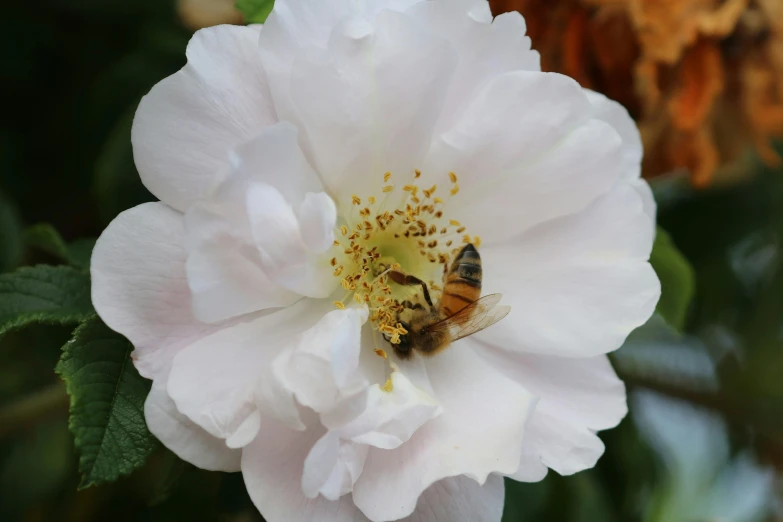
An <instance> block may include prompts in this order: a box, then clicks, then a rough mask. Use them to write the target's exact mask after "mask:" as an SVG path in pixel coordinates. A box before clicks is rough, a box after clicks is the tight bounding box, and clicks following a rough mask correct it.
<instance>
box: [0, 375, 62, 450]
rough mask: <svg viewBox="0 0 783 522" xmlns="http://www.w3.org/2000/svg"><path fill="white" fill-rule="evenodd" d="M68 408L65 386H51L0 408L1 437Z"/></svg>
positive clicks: (60, 384)
mask: <svg viewBox="0 0 783 522" xmlns="http://www.w3.org/2000/svg"><path fill="white" fill-rule="evenodd" d="M67 408H68V393H67V392H66V391H65V384H63V383H62V382H57V383H54V384H51V385H49V386H47V387H46V388H43V389H41V390H38V391H36V392H34V393H31V394H29V395H27V396H26V397H22V398H21V399H19V400H17V401H15V402H12V403H10V404H7V405H5V406H3V407H2V408H0V437H4V436H6V435H8V434H10V433H13V432H15V431H18V430H20V429H23V428H25V427H27V426H29V425H30V424H35V423H36V422H37V421H39V420H41V419H42V418H44V417H46V416H48V415H50V414H52V413H56V412H59V411H61V410H67Z"/></svg>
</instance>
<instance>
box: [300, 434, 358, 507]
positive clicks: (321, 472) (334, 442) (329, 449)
mask: <svg viewBox="0 0 783 522" xmlns="http://www.w3.org/2000/svg"><path fill="white" fill-rule="evenodd" d="M368 449H369V448H368V447H367V446H365V445H363V444H355V443H353V442H346V441H344V440H341V439H340V436H339V435H338V434H337V433H336V432H333V431H332V432H327V433H326V434H325V435H324V436H323V437H321V438H320V439H318V441H317V442H316V443H315V445H314V446H313V447H312V449H311V450H310V453H309V454H308V455H307V458H306V459H305V462H304V472H303V474H302V491H303V492H304V495H305V496H306V497H307V498H315V497H317V496H318V495H319V494H320V495H322V496H323V497H324V498H326V499H328V500H337V499H339V498H340V497H341V496H343V495H345V494H346V493H349V492H350V491H351V489H353V485H354V483H355V482H356V479H357V478H359V475H360V474H361V473H362V469H363V468H364V461H365V460H366V459H367V451H368Z"/></svg>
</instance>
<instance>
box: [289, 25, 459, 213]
mask: <svg viewBox="0 0 783 522" xmlns="http://www.w3.org/2000/svg"><path fill="white" fill-rule="evenodd" d="M456 63H457V56H456V54H455V53H454V50H453V49H452V47H451V46H450V45H449V44H448V43H447V42H445V41H444V40H442V39H440V38H438V37H437V36H435V35H433V34H432V33H431V32H429V31H427V30H426V28H423V27H420V26H419V25H418V24H417V23H415V22H414V21H413V20H411V19H410V18H409V17H407V16H405V15H404V14H401V13H398V12H393V11H382V12H381V13H379V14H378V15H377V16H376V17H375V18H374V20H373V21H372V22H370V21H367V20H366V19H363V18H359V17H354V18H351V19H347V20H345V21H344V22H343V23H341V24H339V25H338V26H337V27H335V29H334V31H333V33H332V35H331V37H330V40H329V43H328V48H326V49H310V50H309V51H308V52H307V53H303V54H302V55H301V57H300V58H299V59H297V61H296V62H295V63H294V66H293V69H292V73H291V82H290V88H289V92H290V98H291V101H292V104H293V106H294V108H295V111H292V113H291V114H290V115H286V119H289V120H290V121H292V122H296V123H297V125H298V126H299V128H300V129H301V130H302V138H303V140H304V142H305V143H306V144H307V147H306V150H307V151H308V152H309V154H310V157H311V158H312V160H313V164H314V165H315V166H316V168H317V170H318V172H319V173H320V174H321V176H322V179H323V181H324V184H325V185H326V186H327V189H328V190H329V192H330V194H331V195H332V197H333V198H334V199H335V201H336V202H337V203H338V205H340V204H345V201H347V202H348V204H350V197H351V195H352V194H358V195H360V196H362V197H365V196H369V195H372V194H373V193H374V194H375V195H376V196H378V195H380V192H379V190H380V185H381V183H382V178H383V175H384V173H385V172H387V171H390V172H392V173H397V174H398V175H399V177H400V178H401V179H402V180H404V179H406V177H407V176H410V177H411V179H412V175H413V170H414V169H415V168H416V167H419V166H421V163H422V161H423V159H424V155H425V154H426V152H427V149H428V147H429V143H430V140H431V136H432V131H433V128H434V126H435V123H436V121H437V119H438V117H439V115H440V112H441V108H442V105H443V99H444V97H445V93H446V89H447V87H448V85H449V81H450V79H451V75H452V72H453V70H454V68H455V67H456ZM401 82H402V83H401Z"/></svg>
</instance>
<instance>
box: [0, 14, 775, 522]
mask: <svg viewBox="0 0 783 522" xmlns="http://www.w3.org/2000/svg"><path fill="white" fill-rule="evenodd" d="M240 2H241V5H240V6H241V7H243V8H244V9H246V10H247V11H246V12H247V13H249V16H248V19H249V20H251V21H254V22H259V21H262V20H263V18H265V17H266V15H267V14H268V8H269V6H270V4H271V3H270V2H268V1H267V0H263V1H259V0H256V1H252V0H240ZM2 9H3V16H2V17H1V18H0V42H1V43H2V44H3V45H2V46H1V47H0V56H1V57H2V58H0V64H2V67H0V75H1V76H2V89H3V94H4V95H5V99H7V100H11V103H7V104H6V108H5V110H4V111H3V113H2V114H1V115H0V152H1V153H0V334H2V335H1V336H0V520H2V521H10V522H15V521H25V522H26V521H31V522H32V521H36V522H37V521H53V522H60V521H69V522H70V521H79V522H82V521H84V522H91V521H96V522H97V521H103V520H117V521H145V522H146V521H152V522H156V521H160V522H167V521H179V520H188V521H221V522H222V521H237V522H239V521H243V522H245V521H253V520H261V517H260V515H259V514H258V513H257V511H256V510H255V508H254V507H253V506H252V503H251V502H250V500H249V498H248V496H247V493H246V491H245V488H244V485H243V482H242V478H241V476H240V475H239V474H221V473H210V472H206V471H203V470H198V469H196V468H194V467H193V466H191V465H189V464H187V463H184V462H182V461H180V460H179V459H178V458H176V457H175V456H174V455H173V454H171V453H170V452H169V451H167V450H166V449H165V448H162V447H161V446H160V445H157V444H155V443H154V442H153V441H152V440H151V439H149V438H147V436H148V433H146V430H143V429H141V428H140V427H139V426H135V427H134V426H131V427H130V428H128V427H127V426H116V425H115V426H113V427H112V429H120V430H122V429H125V430H126V431H125V432H124V433H125V435H127V436H131V435H128V433H132V434H133V435H132V436H133V437H137V438H138V440H139V441H140V444H139V446H138V449H139V453H138V454H135V455H132V456H131V457H132V458H129V465H128V467H127V468H126V469H123V470H122V472H123V474H125V473H126V472H129V471H131V469H132V468H134V467H137V466H140V468H139V469H137V470H136V471H134V472H133V473H131V474H130V475H128V476H124V477H122V478H120V479H119V480H117V481H116V482H113V483H110V484H105V485H101V486H99V487H91V488H88V489H84V490H78V486H79V485H80V483H82V484H84V485H89V484H90V483H93V482H96V483H97V482H102V481H103V480H108V479H112V478H114V477H113V476H111V473H110V472H109V473H105V472H104V471H100V470H99V471H100V472H99V473H98V472H96V466H97V464H96V462H97V461H98V460H99V459H100V457H101V451H105V450H106V448H101V447H100V446H99V447H98V448H97V452H94V453H89V452H87V453H85V452H84V447H82V452H81V454H78V453H77V452H76V451H75V449H74V438H73V436H74V433H76V434H77V442H78V437H79V433H80V428H79V426H78V425H77V426H75V427H74V425H73V423H74V418H72V419H71V423H72V426H71V428H72V430H71V431H70V432H69V431H68V407H69V399H68V395H67V394H66V391H65V385H64V383H63V382H62V380H61V379H60V377H59V376H58V375H56V374H55V371H54V368H55V365H56V364H57V362H58V360H59V359H60V358H61V355H62V353H63V347H64V346H65V353H66V358H65V359H64V360H65V361H70V363H63V364H61V366H60V373H61V374H62V375H63V376H64V377H66V379H68V378H70V377H72V376H73V374H74V367H70V368H69V366H68V364H71V365H75V367H77V368H78V365H80V364H85V362H89V360H88V359H85V357H87V355H86V354H85V353H80V352H79V345H78V341H77V343H76V344H74V342H72V343H71V344H66V343H67V341H68V340H69V339H70V338H71V335H72V333H73V329H74V327H75V326H76V323H77V322H80V321H82V320H84V319H86V318H87V317H90V316H91V314H92V308H91V306H90V304H89V299H88V295H89V294H84V292H83V291H81V292H80V291H78V290H75V288H77V287H78V288H82V289H83V288H85V285H86V284H87V282H86V281H87V277H88V276H87V272H86V270H85V267H86V266H87V265H88V261H89V254H90V252H91V250H92V246H93V245H94V240H95V238H96V237H97V236H98V235H99V234H100V232H101V230H102V229H103V228H104V227H105V226H106V225H107V224H108V223H109V222H110V221H111V219H113V218H114V217H115V216H116V215H117V214H118V213H119V212H121V211H123V210H125V209H127V208H130V207H132V206H135V205H137V204H139V203H142V202H144V201H149V200H152V199H153V198H152V196H151V195H150V194H149V193H148V192H147V190H146V189H145V188H144V187H143V185H142V184H141V183H140V181H139V178H138V174H137V172H136V169H135V167H134V164H133V151H132V148H131V145H130V126H131V123H132V119H133V114H134V111H135V108H136V105H137V104H138V101H139V99H140V98H141V96H143V95H144V94H145V93H146V92H147V91H148V90H149V89H150V88H151V87H152V86H153V85H154V84H155V83H156V82H157V81H159V80H160V79H162V78H163V77H165V76H167V75H169V74H171V73H173V72H175V71H176V70H177V69H179V68H180V67H181V66H182V65H183V64H184V60H185V47H186V44H187V41H188V38H189V32H188V30H186V29H185V28H183V27H182V26H181V25H180V23H179V22H178V20H177V15H176V10H175V6H174V4H173V3H172V1H171V0H134V1H131V2H128V1H120V0H68V1H65V0H43V1H42V2H37V3H35V4H29V3H21V2H20V3H14V4H9V5H4V6H3V8H2ZM251 10H252V11H251ZM744 170H745V172H746V176H744V177H743V178H742V179H740V180H736V181H735V182H733V183H731V184H728V185H725V186H721V187H716V188H712V189H708V190H704V191H700V192H696V191H693V190H692V189H690V188H689V187H688V186H687V185H685V184H683V183H680V182H679V181H677V180H674V181H673V182H663V183H656V185H655V189H656V193H657V196H658V200H659V204H660V208H659V218H660V219H659V221H660V225H661V227H662V229H663V230H666V231H667V232H668V235H667V234H666V233H661V234H659V236H658V241H657V245H656V251H655V254H654V255H653V263H654V265H655V267H656V270H657V271H658V273H659V275H660V277H661V279H662V286H663V299H662V301H661V304H660V305H659V309H658V311H659V313H660V314H661V316H662V317H663V318H665V319H666V320H667V321H668V323H669V325H670V326H673V327H675V328H676V329H677V330H680V331H681V332H679V333H678V332H677V331H675V330H672V329H670V328H668V327H667V326H666V325H665V324H664V322H663V321H662V320H661V318H660V317H657V318H654V320H652V321H651V322H650V323H649V324H648V325H646V326H644V327H642V328H641V329H640V330H639V331H637V332H636V333H635V334H634V336H633V338H632V339H631V340H630V341H629V343H628V344H627V346H626V347H624V348H623V349H622V350H621V351H620V352H619V353H618V354H617V356H616V359H615V361H616V367H617V369H618V372H619V373H620V375H621V376H622V377H623V379H624V380H625V381H626V383H627V386H628V389H629V392H630V393H631V395H632V397H637V393H638V392H640V391H641V390H647V391H650V390H652V391H653V392H655V393H657V394H659V395H660V396H661V397H667V398H673V399H676V400H678V401H680V402H682V403H683V404H688V405H691V407H696V408H699V411H705V412H710V414H711V415H715V416H717V417H718V418H720V419H722V422H723V424H721V428H720V429H721V430H723V431H725V435H726V437H727V440H728V443H729V450H730V451H729V453H730V455H729V456H727V457H726V459H727V461H726V463H725V464H726V468H725V469H729V470H731V469H733V468H732V467H731V466H732V465H731V464H730V462H729V460H728V459H730V458H733V457H734V456H735V455H738V454H743V455H751V456H752V458H753V459H754V460H755V461H757V462H760V463H762V464H763V466H765V467H766V469H777V468H779V467H780V466H783V379H781V378H780V376H781V375H783V328H782V326H783V264H782V263H783V258H782V257H781V245H783V171H775V170H772V169H769V168H766V167H764V166H762V165H760V164H758V163H755V162H750V163H748V164H746V165H745V169H744ZM39 265H52V266H56V267H57V268H51V267H42V266H39ZM22 266H23V267H26V268H23V269H22V270H19V267H22ZM25 278H26V279H25ZM41 281H45V282H46V283H47V285H48V288H49V289H48V290H47V292H49V291H52V290H51V289H52V288H54V291H59V292H61V294H62V295H61V298H62V300H61V301H58V303H59V304H63V303H65V304H68V305H69V308H70V310H69V311H67V313H64V314H63V313H62V312H63V311H62V307H59V308H58V310H59V312H58V313H59V315H58V314H55V313H52V312H51V309H50V308H51V307H47V299H43V300H41V299H38V300H36V298H35V293H36V290H35V289H36V284H41ZM75 281H76V283H75ZM20 285H21V286H20ZM25 285H26V286H25ZM69 285H75V286H69ZM47 296H48V297H51V295H50V294H47ZM48 302H49V304H51V299H49V301H48ZM9 310H11V312H13V313H12V314H11V315H13V316H14V317H17V318H18V316H19V314H18V312H19V311H25V313H27V314H28V315H26V317H27V318H28V319H29V320H26V321H23V323H24V324H23V323H20V322H18V321H17V322H15V323H14V324H13V325H10V323H3V321H4V319H3V317H4V315H3V314H4V313H6V312H8V311H9ZM10 326H13V327H10ZM83 328H84V327H83ZM104 328H105V327H103V326H102V325H101V324H100V323H97V322H91V323H90V324H89V326H88V327H87V329H86V330H84V329H83V330H81V331H80V334H79V335H78V336H77V337H79V338H80V339H82V340H83V339H84V338H85V336H86V337H89V338H93V337H94V339H92V340H95V339H104V341H105V343H107V344H110V345H112V346H113V347H114V348H111V349H109V348H107V349H106V352H105V353H103V354H102V353H101V352H100V351H96V352H95V353H90V354H89V356H90V357H98V358H99V359H100V358H101V356H102V355H105V356H106V357H105V359H104V360H103V362H102V364H105V365H106V367H107V368H108V369H109V370H108V373H109V374H112V375H113V378H114V379H115V381H113V382H114V383H115V386H117V385H119V386H126V385H127V386H130V387H132V388H134V389H137V388H144V387H145V386H148V383H146V382H145V381H143V380H142V379H140V378H139V377H138V375H130V374H127V375H126V374H125V373H124V372H126V370H130V369H126V368H125V367H124V366H123V365H122V361H121V360H117V359H112V357H114V356H115V355H116V353H120V352H121V353H122V356H123V357H124V356H125V355H126V354H127V344H123V343H126V341H123V340H122V339H121V338H120V337H112V336H111V335H110V334H109V333H108V332H106V331H105V330H104ZM106 336H108V338H105V337H106ZM117 347H119V348H117ZM112 372H113V373H112ZM87 377H89V376H87ZM109 384H111V383H109ZM105 385H106V383H104V387H105ZM109 388H110V386H109ZM97 392H98V393H99V392H100V390H98V391H97ZM143 393H144V390H142V391H138V392H133V393H131V396H133V397H136V398H137V397H138V394H143ZM101 400H102V401H103V402H104V403H105V402H106V400H105V399H98V402H101ZM128 406H129V407H130V408H131V409H136V410H139V409H140V404H139V403H138V402H135V403H132V404H130V405H128ZM71 407H72V408H75V409H76V422H77V424H78V419H79V417H78V415H79V412H78V410H79V404H78V400H75V401H74V403H73V404H72V405H71ZM137 413H139V412H137ZM102 414H103V416H104V417H105V418H106V419H111V418H112V414H113V412H112V411H111V407H110V408H109V410H106V411H103V413H102ZM640 415H641V412H635V410H634V408H633V404H632V409H631V413H630V415H629V416H628V417H627V418H626V420H624V421H623V422H622V423H621V424H620V426H619V427H618V428H616V429H614V430H611V431H608V432H606V433H604V434H602V438H603V440H604V441H605V443H606V446H607V451H606V454H605V456H604V457H603V458H602V459H601V460H600V461H599V464H598V465H597V466H596V468H595V469H593V470H590V471H587V472H583V473H580V474H578V475H576V476H573V477H560V476H557V475H556V474H555V473H550V474H549V476H548V477H547V478H546V479H545V480H544V481H542V482H541V483H538V484H519V483H515V482H513V481H507V495H506V496H507V505H506V511H505V514H504V522H535V521H542V522H543V521H546V522H550V521H558V522H561V521H562V522H588V521H602V522H635V521H638V522H707V521H706V520H704V521H701V520H692V519H689V518H688V517H690V516H691V513H690V512H684V511H683V512H681V513H680V512H673V511H671V510H672V509H673V508H671V507H667V508H666V509H667V510H668V511H665V520H664V519H663V518H661V517H663V516H664V515H663V514H662V513H664V511H662V508H661V506H674V505H677V503H676V502H674V501H673V500H671V499H673V498H674V496H673V495H675V493H676V491H672V487H671V484H672V473H673V471H672V469H671V468H672V466H671V463H670V462H669V463H667V461H666V460H665V458H663V457H662V453H661V450H660V448H658V447H657V446H656V445H655V443H654V442H655V439H654V438H652V437H651V436H650V433H649V432H648V431H645V429H644V428H643V423H640V422H638V420H639V417H640ZM134 429H136V430H137V431H135V432H134V431H133V430H134ZM128 430H130V431H128ZM118 433H123V432H122V431H119V432H118ZM99 435H100V434H99ZM89 436H92V435H89ZM89 436H87V437H88V438H89ZM99 438H100V437H99ZM90 455H92V456H90ZM85 456H86V461H85ZM80 459H81V462H80ZM731 462H734V461H733V460H732V461H731ZM142 464H143V465H142ZM721 465H722V464H721ZM721 469H723V468H721ZM95 473H98V474H95ZM726 473H728V472H726ZM82 476H84V482H82ZM737 480H739V479H737ZM702 486H703V487H701V489H699V490H698V491H700V492H701V493H700V495H702V496H704V497H705V498H706V497H709V496H710V495H717V494H719V492H720V491H721V490H720V489H719V488H718V486H717V485H714V484H713V482H711V481H705V483H704V484H703V485H702ZM715 492H718V493H715ZM697 496H698V495H697ZM702 500H704V499H699V498H694V499H693V501H694V502H697V501H698V502H701V501H702ZM706 504H707V503H706V501H705V505H706ZM705 513H706V511H705ZM769 519H770V520H772V517H771V516H770V517H769ZM725 520H726V521H727V522H732V521H734V520H736V522H740V520H742V521H743V522H755V521H756V520H758V521H759V522H761V520H763V517H762V519H759V518H745V519H742V518H736V517H735V518H730V517H727V518H726V519H725Z"/></svg>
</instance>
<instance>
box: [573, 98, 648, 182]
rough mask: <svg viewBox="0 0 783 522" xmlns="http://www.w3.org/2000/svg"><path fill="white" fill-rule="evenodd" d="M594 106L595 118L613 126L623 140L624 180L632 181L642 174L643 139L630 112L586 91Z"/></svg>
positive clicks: (611, 101)
mask: <svg viewBox="0 0 783 522" xmlns="http://www.w3.org/2000/svg"><path fill="white" fill-rule="evenodd" d="M584 92H585V94H586V95H587V99H588V100H590V103H591V104H592V106H593V118H598V119H599V120H602V121H605V122H606V123H608V124H609V125H611V126H612V127H613V128H614V129H615V130H616V131H617V133H618V134H619V135H620V138H621V139H622V140H623V164H624V166H623V178H624V179H626V180H628V181H632V180H634V179H638V178H639V177H640V176H641V174H642V154H643V153H644V150H643V148H642V137H641V135H640V134H639V129H638V127H637V126H636V123H634V121H633V119H632V118H631V116H630V115H629V114H628V111H627V110H626V109H625V107H623V106H622V105H620V104H619V103H617V102H616V101H614V100H610V99H609V98H607V97H606V96H604V95H603V94H601V93H598V92H595V91H591V90H590V89H585V90H584Z"/></svg>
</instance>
